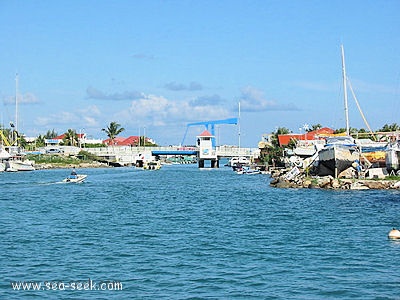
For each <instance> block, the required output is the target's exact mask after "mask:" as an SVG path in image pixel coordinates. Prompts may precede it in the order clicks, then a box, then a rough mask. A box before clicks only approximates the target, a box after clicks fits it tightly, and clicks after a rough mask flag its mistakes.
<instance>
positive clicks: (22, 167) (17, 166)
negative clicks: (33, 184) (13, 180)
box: [6, 155, 35, 172]
mask: <svg viewBox="0 0 400 300" xmlns="http://www.w3.org/2000/svg"><path fill="white" fill-rule="evenodd" d="M34 163H35V162H34V161H32V160H29V159H25V158H24V157H23V156H21V155H18V156H13V157H10V158H9V159H8V160H7V161H6V171H7V172H17V171H34V170H35V167H34Z"/></svg>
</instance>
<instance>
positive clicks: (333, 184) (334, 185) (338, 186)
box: [331, 179, 341, 189]
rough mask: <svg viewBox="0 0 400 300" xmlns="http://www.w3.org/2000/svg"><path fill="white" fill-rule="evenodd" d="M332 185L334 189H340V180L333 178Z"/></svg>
mask: <svg viewBox="0 0 400 300" xmlns="http://www.w3.org/2000/svg"><path fill="white" fill-rule="evenodd" d="M331 186H332V187H333V188H334V189H338V188H340V187H341V185H340V183H339V180H337V179H333V180H332V182H331Z"/></svg>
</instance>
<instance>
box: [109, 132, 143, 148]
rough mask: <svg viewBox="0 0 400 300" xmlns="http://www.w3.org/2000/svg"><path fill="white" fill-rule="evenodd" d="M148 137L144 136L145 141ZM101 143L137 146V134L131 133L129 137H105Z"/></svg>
mask: <svg viewBox="0 0 400 300" xmlns="http://www.w3.org/2000/svg"><path fill="white" fill-rule="evenodd" d="M149 141H150V140H149V138H147V137H146V142H149ZM103 144H106V145H107V146H111V145H113V146H138V145H139V136H137V135H132V136H130V137H127V138H126V137H119V136H117V137H116V138H114V140H111V139H106V140H104V141H103Z"/></svg>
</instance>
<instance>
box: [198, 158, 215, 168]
mask: <svg viewBox="0 0 400 300" xmlns="http://www.w3.org/2000/svg"><path fill="white" fill-rule="evenodd" d="M206 160H207V161H210V166H211V168H213V169H214V168H219V160H218V159H198V165H199V168H205V161H206Z"/></svg>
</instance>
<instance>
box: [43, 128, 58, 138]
mask: <svg viewBox="0 0 400 300" xmlns="http://www.w3.org/2000/svg"><path fill="white" fill-rule="evenodd" d="M56 136H58V134H57V132H56V131H55V130H54V129H53V130H47V132H46V134H45V135H44V138H45V139H54V138H55V137H56Z"/></svg>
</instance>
